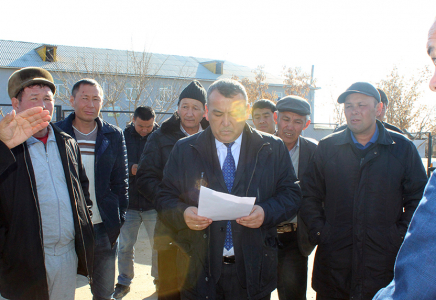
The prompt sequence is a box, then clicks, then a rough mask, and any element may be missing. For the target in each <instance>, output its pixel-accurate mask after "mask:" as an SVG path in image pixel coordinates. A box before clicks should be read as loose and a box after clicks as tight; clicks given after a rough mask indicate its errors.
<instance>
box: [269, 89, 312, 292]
mask: <svg viewBox="0 0 436 300" xmlns="http://www.w3.org/2000/svg"><path fill="white" fill-rule="evenodd" d="M276 106H277V111H276V112H275V113H274V120H275V121H276V123H277V136H278V137H280V138H281V139H282V140H283V142H284V143H285V145H286V147H287V148H288V151H289V156H290V157H291V161H292V165H293V167H294V170H295V173H296V174H297V177H298V178H301V176H302V175H303V173H304V172H305V170H306V168H307V165H308V163H309V160H310V158H311V157H312V154H313V152H314V151H315V148H316V145H317V144H318V142H317V141H316V140H313V139H308V138H304V137H302V136H301V132H302V131H303V130H304V129H306V128H307V127H308V126H309V124H310V104H309V102H307V101H306V100H305V99H303V98H301V97H298V96H293V95H292V96H286V97H284V98H282V99H280V100H279V101H278V102H277V105H276ZM277 233H278V238H279V241H280V243H281V245H280V246H279V256H278V257H279V265H278V269H277V271H278V284H277V290H278V294H279V299H280V300H285V299H292V300H298V299H301V300H305V299H306V287H307V257H308V256H309V254H310V253H311V252H312V250H313V248H314V247H313V246H312V245H311V244H310V243H309V239H308V233H307V229H306V226H305V224H304V223H303V222H302V220H301V219H300V218H297V216H293V218H292V219H289V220H287V221H285V222H282V223H280V224H279V226H277Z"/></svg>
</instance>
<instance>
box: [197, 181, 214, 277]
mask: <svg viewBox="0 0 436 300" xmlns="http://www.w3.org/2000/svg"><path fill="white" fill-rule="evenodd" d="M203 178H204V172H201V175H200V188H199V190H200V189H201V187H202V186H203ZM198 202H200V193H198ZM209 249H210V225H209V226H208V227H207V256H208V263H209V268H208V273H209V277H210V278H212V275H211V272H210V250H209Z"/></svg>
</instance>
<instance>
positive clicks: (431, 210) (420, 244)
mask: <svg viewBox="0 0 436 300" xmlns="http://www.w3.org/2000/svg"><path fill="white" fill-rule="evenodd" d="M427 52H428V55H430V58H431V60H432V61H433V64H435V65H436V21H435V22H434V23H433V26H432V27H431V28H430V31H429V33H428V42H427ZM430 89H431V90H432V91H433V92H436V71H435V73H434V75H433V77H432V79H431V80H430ZM435 189H436V177H435V174H434V173H433V175H432V176H431V178H430V181H429V183H428V184H427V187H426V188H425V191H424V197H423V198H422V200H421V202H420V203H419V206H418V208H417V209H416V212H415V214H414V215H413V218H412V221H411V222H410V226H409V230H408V231H407V234H406V237H405V239H404V243H403V245H402V246H401V249H400V251H399V253H398V256H397V260H396V262H395V271H394V280H392V282H391V283H390V284H389V285H388V286H387V287H386V288H384V289H381V290H380V291H379V292H378V293H377V295H375V297H374V299H377V300H379V299H401V300H406V299H436V285H435V282H436V260H435V257H436V230H435V226H436V218H435V212H436V190H435Z"/></svg>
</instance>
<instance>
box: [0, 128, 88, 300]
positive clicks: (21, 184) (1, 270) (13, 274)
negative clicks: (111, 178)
mask: <svg viewBox="0 0 436 300" xmlns="http://www.w3.org/2000/svg"><path fill="white" fill-rule="evenodd" d="M53 131H54V134H55V138H56V143H57V145H58V148H59V153H60V157H61V160H62V165H63V168H64V172H65V179H66V183H67V188H68V192H69V195H70V200H71V207H72V210H73V219H74V229H75V233H76V235H75V248H76V253H77V257H78V260H79V261H78V269H77V272H78V274H81V275H84V276H89V278H90V279H91V276H92V265H93V257H94V231H93V228H92V223H91V219H90V216H89V213H88V207H87V205H88V206H89V207H90V206H91V205H92V202H91V201H90V200H89V193H88V178H87V177H86V174H85V170H84V168H83V166H82V161H81V157H80V151H79V147H78V145H77V143H76V142H75V141H74V139H72V138H71V137H70V136H69V135H67V134H65V133H64V132H62V131H60V130H59V129H58V128H57V127H56V126H53ZM37 196H38V194H37V190H36V181H35V175H34V172H33V166H32V161H31V159H30V155H29V150H28V149H27V145H26V143H23V144H21V145H18V146H16V147H15V148H13V149H11V150H9V148H8V147H6V145H5V144H3V143H2V142H1V141H0V293H1V295H2V296H3V297H5V298H7V299H14V300H15V299H23V300H28V299H33V300H49V293H48V285H47V277H46V270H45V264H44V246H43V240H42V225H41V215H40V211H39V202H38V199H37Z"/></svg>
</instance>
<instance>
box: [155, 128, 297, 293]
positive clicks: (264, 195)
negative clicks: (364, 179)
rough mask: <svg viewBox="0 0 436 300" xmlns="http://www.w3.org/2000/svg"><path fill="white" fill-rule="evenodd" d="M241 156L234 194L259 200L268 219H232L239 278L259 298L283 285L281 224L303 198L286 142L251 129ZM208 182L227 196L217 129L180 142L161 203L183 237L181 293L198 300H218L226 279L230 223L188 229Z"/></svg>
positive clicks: (166, 175) (169, 166)
mask: <svg viewBox="0 0 436 300" xmlns="http://www.w3.org/2000/svg"><path fill="white" fill-rule="evenodd" d="M240 153H241V155H240V157H239V162H238V167H237V170H236V173H235V181H234V185H233V188H232V191H231V194H233V195H236V196H248V197H256V204H257V205H259V206H261V207H262V208H263V210H264V212H265V219H264V222H263V224H262V226H261V227H260V228H255V229H253V228H248V227H244V226H242V225H239V224H238V223H236V222H235V221H231V222H232V232H233V245H234V250H235V257H236V271H237V276H235V278H234V280H237V281H239V283H240V284H241V286H243V287H245V288H246V289H247V292H248V298H249V299H253V300H256V299H260V298H262V297H265V296H267V295H269V294H270V293H271V292H272V291H273V290H274V289H275V288H276V286H277V242H276V241H277V229H276V225H277V224H279V223H280V222H283V221H285V220H288V219H289V218H291V217H292V216H294V215H295V214H296V213H297V211H298V207H299V205H300V201H301V194H300V189H299V187H298V185H297V184H296V183H295V181H296V180H297V179H296V176H295V173H294V171H293V167H292V163H291V159H290V157H289V153H288V151H287V149H286V146H285V145H284V144H283V141H282V140H280V139H279V138H277V137H274V136H272V135H269V134H264V133H261V132H259V131H257V130H254V129H252V128H251V127H250V126H248V125H246V126H245V128H244V132H243V135H242V145H241V152H240ZM201 184H202V185H205V186H208V187H209V188H211V189H214V190H216V191H220V192H226V193H227V187H226V185H225V183H224V177H223V174H222V171H221V167H220V164H219V160H218V156H217V151H216V147H215V138H214V136H213V134H212V131H211V129H210V127H209V128H207V129H205V130H204V131H203V132H201V133H198V134H195V135H193V136H190V137H187V138H184V139H181V140H179V141H178V142H177V143H176V145H175V146H174V148H173V150H172V152H171V154H170V157H169V159H168V162H167V164H166V166H165V169H164V174H163V180H162V188H161V189H160V190H159V192H158V197H157V199H156V200H157V210H158V212H159V214H160V217H162V220H163V221H164V222H165V224H166V225H167V226H170V227H172V228H173V229H174V230H175V231H176V232H177V237H176V243H177V244H178V245H179V247H180V249H181V252H179V255H182V253H183V255H184V256H179V257H178V259H177V264H178V272H179V276H183V277H184V280H183V289H182V293H184V294H185V296H187V297H189V298H192V299H206V298H207V299H210V300H213V299H215V296H216V291H215V284H216V282H217V281H218V280H219V277H220V275H221V267H222V256H223V246H224V239H225V234H226V230H225V227H226V224H227V221H215V222H213V223H212V224H211V225H210V226H209V227H207V228H206V229H205V230H201V231H195V230H191V229H189V228H188V227H187V225H186V223H185V221H184V218H183V213H184V211H185V209H186V208H187V207H189V206H197V205H198V196H199V188H200V185H201Z"/></svg>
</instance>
